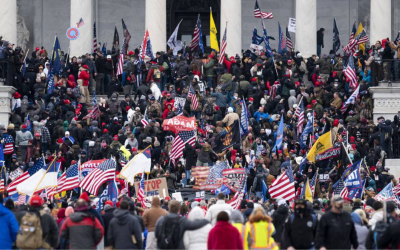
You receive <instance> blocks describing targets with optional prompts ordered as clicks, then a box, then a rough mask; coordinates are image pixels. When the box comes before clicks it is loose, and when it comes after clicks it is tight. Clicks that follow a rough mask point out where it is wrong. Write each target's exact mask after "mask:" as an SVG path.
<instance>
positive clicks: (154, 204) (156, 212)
mask: <svg viewBox="0 0 400 250" xmlns="http://www.w3.org/2000/svg"><path fill="white" fill-rule="evenodd" d="M160 204H161V203H160V198H159V197H157V196H155V197H153V199H152V200H151V208H150V209H147V210H145V212H144V214H143V222H144V225H145V227H147V241H146V249H155V248H156V247H157V240H156V237H155V235H154V229H155V227H156V222H157V220H158V219H159V218H160V217H162V216H164V215H167V214H168V212H167V210H165V209H162V208H161V207H160Z"/></svg>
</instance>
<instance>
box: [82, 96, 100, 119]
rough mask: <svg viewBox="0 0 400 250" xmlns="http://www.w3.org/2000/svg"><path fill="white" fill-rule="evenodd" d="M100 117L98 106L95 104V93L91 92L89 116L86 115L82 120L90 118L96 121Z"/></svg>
mask: <svg viewBox="0 0 400 250" xmlns="http://www.w3.org/2000/svg"><path fill="white" fill-rule="evenodd" d="M99 115H100V110H99V105H98V104H97V98H96V91H93V98H92V110H90V111H89V114H87V115H86V116H85V117H83V118H82V119H83V120H84V119H87V118H91V119H93V120H96V119H97V118H98V117H99Z"/></svg>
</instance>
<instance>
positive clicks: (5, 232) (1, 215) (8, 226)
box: [0, 204, 19, 249]
mask: <svg viewBox="0 0 400 250" xmlns="http://www.w3.org/2000/svg"><path fill="white" fill-rule="evenodd" d="M18 229H19V226H18V222H17V219H15V216H14V214H13V213H12V212H11V211H10V210H8V208H6V207H4V206H3V204H0V248H1V249H11V248H12V244H13V243H14V242H15V240H16V239H17V233H18Z"/></svg>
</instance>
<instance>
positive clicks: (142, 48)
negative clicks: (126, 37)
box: [139, 30, 149, 62]
mask: <svg viewBox="0 0 400 250" xmlns="http://www.w3.org/2000/svg"><path fill="white" fill-rule="evenodd" d="M148 37H149V31H148V30H146V32H145V33H144V37H143V41H142V46H140V51H139V62H144V58H145V57H146V52H147V38H148Z"/></svg>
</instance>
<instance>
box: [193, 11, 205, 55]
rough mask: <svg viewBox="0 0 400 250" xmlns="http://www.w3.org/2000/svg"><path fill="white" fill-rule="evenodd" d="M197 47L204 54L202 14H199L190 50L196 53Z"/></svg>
mask: <svg viewBox="0 0 400 250" xmlns="http://www.w3.org/2000/svg"><path fill="white" fill-rule="evenodd" d="M197 46H199V47H200V49H201V51H202V52H203V53H204V46H203V35H202V32H201V20H200V14H199V17H198V18H197V23H196V27H195V28H194V32H193V39H192V41H191V42H190V49H191V50H192V51H194V50H195V49H197Z"/></svg>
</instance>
